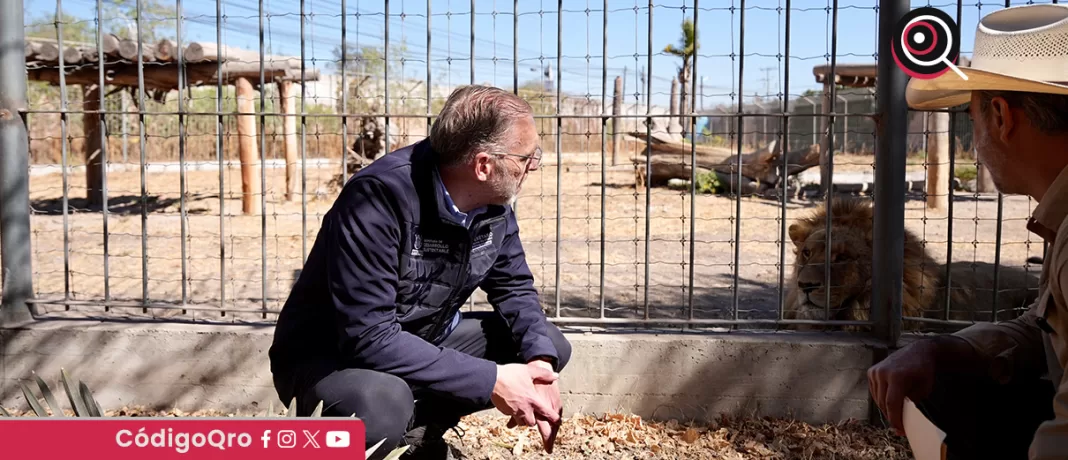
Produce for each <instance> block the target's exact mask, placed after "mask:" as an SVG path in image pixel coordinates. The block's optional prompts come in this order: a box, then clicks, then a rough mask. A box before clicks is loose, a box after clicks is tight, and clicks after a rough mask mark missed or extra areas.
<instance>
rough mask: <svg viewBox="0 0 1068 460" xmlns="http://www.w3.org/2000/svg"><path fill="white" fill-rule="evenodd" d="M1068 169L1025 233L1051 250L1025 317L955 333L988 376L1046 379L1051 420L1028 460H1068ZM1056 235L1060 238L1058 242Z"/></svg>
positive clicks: (1041, 429)
mask: <svg viewBox="0 0 1068 460" xmlns="http://www.w3.org/2000/svg"><path fill="white" fill-rule="evenodd" d="M1066 216H1068V168H1065V169H1064V170H1063V171H1061V173H1060V175H1058V176H1057V179H1056V180H1055V181H1054V182H1053V184H1052V185H1051V186H1050V188H1049V190H1048V191H1047V192H1046V194H1045V195H1044V196H1043V197H1042V201H1041V202H1039V204H1038V206H1036V207H1035V211H1034V213H1033V215H1032V217H1031V219H1030V220H1028V222H1027V229H1028V231H1030V232H1032V233H1034V234H1035V235H1038V236H1040V237H1042V238H1043V239H1045V240H1046V241H1047V242H1048V243H1049V250H1048V252H1047V254H1046V257H1045V260H1044V261H1043V266H1042V275H1041V278H1040V281H1039V289H1040V290H1039V295H1038V298H1037V300H1036V301H1035V303H1034V304H1032V305H1031V308H1029V309H1028V310H1027V311H1026V312H1025V313H1024V314H1022V315H1021V316H1020V317H1018V318H1015V319H1013V320H1010V321H1004V322H1001V323H997V324H994V323H979V324H975V325H972V326H969V327H968V328H966V329H963V330H961V331H959V332H957V333H956V334H955V335H957V336H959V337H961V338H963V339H965V340H966V341H967V342H968V343H970V344H971V345H972V346H973V347H975V349H976V351H978V352H979V353H981V354H982V355H984V356H985V357H987V358H989V359H991V363H992V365H991V368H990V376H991V377H993V378H994V379H995V380H996V381H999V382H1008V381H1010V380H1012V379H1013V378H1034V377H1042V376H1045V377H1047V378H1048V379H1049V380H1050V382H1051V384H1052V385H1053V386H1054V388H1055V390H1056V395H1055V396H1054V398H1053V401H1052V403H1053V412H1054V415H1055V417H1054V418H1053V419H1052V420H1049V421H1046V422H1044V423H1042V424H1041V425H1039V427H1038V430H1037V431H1036V432H1035V435H1034V438H1033V439H1032V441H1031V447H1030V452H1029V455H1028V458H1029V459H1032V460H1038V459H1042V460H1045V459H1054V458H1056V459H1065V458H1068V379H1066V376H1065V372H1064V369H1065V368H1066V367H1068V237H1066V236H1068V219H1065V217H1066ZM1058 235H1060V237H1058Z"/></svg>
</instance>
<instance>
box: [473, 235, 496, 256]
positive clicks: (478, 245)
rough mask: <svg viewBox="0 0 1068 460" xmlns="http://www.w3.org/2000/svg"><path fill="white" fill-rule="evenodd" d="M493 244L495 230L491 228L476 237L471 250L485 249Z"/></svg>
mask: <svg viewBox="0 0 1068 460" xmlns="http://www.w3.org/2000/svg"><path fill="white" fill-rule="evenodd" d="M492 245H493V230H490V231H488V232H486V233H484V234H482V235H479V236H477V237H475V240H474V241H472V242H471V252H474V251H478V250H481V249H485V248H487V247H489V246H492Z"/></svg>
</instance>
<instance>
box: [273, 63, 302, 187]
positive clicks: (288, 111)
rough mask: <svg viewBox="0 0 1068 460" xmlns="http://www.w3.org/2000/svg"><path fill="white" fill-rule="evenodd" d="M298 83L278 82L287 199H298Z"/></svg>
mask: <svg viewBox="0 0 1068 460" xmlns="http://www.w3.org/2000/svg"><path fill="white" fill-rule="evenodd" d="M296 86H297V85H295V84H293V82H291V81H283V82H280V83H279V84H278V96H279V98H280V99H282V101H281V102H282V103H281V106H282V107H281V109H282V135H283V136H284V138H285V154H286V155H285V156H286V201H294V200H296V193H295V191H296V188H297V162H298V161H300V160H299V159H298V158H297V118H296V117H294V116H293V115H296V113H297V107H296V105H297V99H296V97H295V95H294V94H293V92H294V91H293V89H294V88H295V87H296Z"/></svg>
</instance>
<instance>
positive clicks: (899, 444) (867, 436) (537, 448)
mask: <svg viewBox="0 0 1068 460" xmlns="http://www.w3.org/2000/svg"><path fill="white" fill-rule="evenodd" d="M276 409H277V407H276ZM8 411H9V412H11V413H12V414H13V415H15V416H34V415H33V413H32V412H30V411H29V410H25V409H22V410H12V409H8ZM67 413H68V415H73V412H71V411H69V410H68V411H67ZM274 413H275V414H276V415H281V414H282V411H281V409H278V410H276V411H275V412H274ZM265 415H266V413H265V412H260V413H258V414H228V413H224V412H216V411H198V412H193V413H187V412H182V411H180V410H177V409H175V410H169V411H149V410H144V409H142V408H137V407H132V408H126V407H124V408H119V409H115V410H106V411H105V416H109V417H114V416H124V417H228V416H239V417H246V416H265ZM506 424H507V418H506V417H504V416H501V415H499V414H495V413H492V412H491V411H487V412H482V413H478V414H474V415H471V416H468V417H465V418H464V419H463V420H462V421H461V422H460V425H459V426H458V428H459V430H458V431H459V434H457V432H456V431H450V432H449V433H448V434H446V436H445V439H446V440H448V441H449V442H450V443H451V444H452V445H453V446H455V447H456V448H457V449H459V450H460V451H461V452H462V454H463V456H464V457H463V458H465V459H470V460H513V459H515V460H521V459H558V460H586V459H591V460H609V459H611V460H630V459H658V460H659V459H672V460H674V459H687V460H691V459H692V460H706V459H724V460H750V459H752V460H756V459H760V460H765V459H767V460H771V459H774V460H780V459H781V460H787V459H790V460H792V459H806V460H808V459H834V460H868V459H876V458H877V459H880V460H897V459H901V460H906V459H911V458H912V457H911V450H910V448H909V446H908V441H907V440H906V439H905V438H904V437H900V436H896V435H894V434H893V433H892V432H891V431H889V430H884V429H880V428H875V427H873V426H871V425H869V424H867V423H864V422H860V421H853V420H849V421H844V422H841V423H838V424H824V425H812V424H807V423H802V422H798V421H795V420H789V419H773V418H765V419H753V418H727V417H723V418H721V419H719V420H717V421H715V422H713V423H708V424H700V423H690V422H679V421H678V420H668V421H666V422H659V421H656V422H654V421H648V420H642V419H641V418H640V417H638V416H635V415H629V414H622V413H608V414H602V415H581V414H576V415H574V416H571V417H568V418H565V420H564V423H563V425H562V426H561V429H560V432H559V434H558V435H557V438H556V444H555V447H554V450H553V453H552V454H551V455H550V454H547V453H545V452H544V450H542V445H541V435H540V434H539V433H538V431H537V429H536V428H508V427H507V426H506Z"/></svg>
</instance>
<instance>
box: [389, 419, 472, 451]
mask: <svg viewBox="0 0 1068 460" xmlns="http://www.w3.org/2000/svg"><path fill="white" fill-rule="evenodd" d="M451 428H452V429H456V427H451ZM446 431H447V430H443V429H441V428H440V427H438V426H436V425H433V424H431V425H429V426H420V427H415V428H413V429H411V430H409V431H408V432H407V433H405V435H404V442H405V444H407V445H408V450H406V451H405V452H404V455H401V457H400V458H401V459H403V460H460V459H462V458H463V456H462V454H461V453H460V451H459V450H458V449H456V448H455V447H453V446H452V445H450V444H449V443H448V442H447V441H445V438H444V435H445V432H446Z"/></svg>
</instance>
